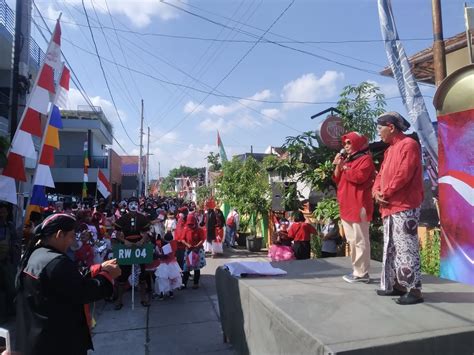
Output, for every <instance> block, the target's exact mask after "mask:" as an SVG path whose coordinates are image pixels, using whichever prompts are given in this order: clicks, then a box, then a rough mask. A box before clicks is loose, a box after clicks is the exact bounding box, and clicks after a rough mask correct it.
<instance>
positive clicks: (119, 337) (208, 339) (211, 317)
mask: <svg viewBox="0 0 474 355" xmlns="http://www.w3.org/2000/svg"><path fill="white" fill-rule="evenodd" d="M263 255H264V254H263V253H248V252H246V251H243V250H238V251H233V252H232V253H226V254H225V257H224V258H219V259H211V258H208V259H207V266H206V267H205V268H204V269H203V270H201V282H200V284H201V287H200V288H199V289H197V290H192V289H186V290H183V291H177V292H176V293H175V298H174V299H172V300H170V299H165V300H164V301H158V300H153V302H152V305H151V307H150V308H144V307H142V306H141V305H140V303H139V302H138V300H136V306H135V310H132V309H131V293H130V292H128V293H127V294H126V295H125V296H124V301H125V302H124V303H125V305H124V307H123V308H122V309H121V310H120V311H114V310H113V305H112V304H110V303H101V304H100V305H99V306H98V308H100V309H97V312H98V314H97V316H96V319H97V325H96V327H95V329H94V332H93V333H94V335H93V342H94V346H95V351H94V352H91V354H93V355H110V354H114V355H121V354H127V355H129V354H134V355H135V354H137V355H141V354H144V355H149V354H150V355H151V354H178V353H179V354H186V353H189V354H229V355H230V354H234V353H235V352H234V351H233V350H232V347H231V346H230V345H229V344H225V343H224V342H223V336H222V331H221V325H220V321H219V307H218V303H217V294H216V288H215V280H214V273H215V270H216V268H217V267H218V266H220V265H222V264H224V263H225V262H228V261H230V260H236V259H248V258H252V259H254V258H259V257H262V256H263Z"/></svg>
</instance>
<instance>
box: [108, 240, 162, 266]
mask: <svg viewBox="0 0 474 355" xmlns="http://www.w3.org/2000/svg"><path fill="white" fill-rule="evenodd" d="M113 252H114V258H116V259H117V263H118V264H119V265H132V264H149V263H151V262H152V261H153V245H152V244H151V243H147V244H145V245H143V246H141V247H136V246H132V247H126V246H125V245H123V244H119V245H114V247H113Z"/></svg>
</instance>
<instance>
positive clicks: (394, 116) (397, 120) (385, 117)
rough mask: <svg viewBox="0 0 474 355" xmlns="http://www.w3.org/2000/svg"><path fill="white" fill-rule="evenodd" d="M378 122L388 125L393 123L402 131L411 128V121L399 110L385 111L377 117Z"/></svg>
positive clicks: (381, 124)
mask: <svg viewBox="0 0 474 355" xmlns="http://www.w3.org/2000/svg"><path fill="white" fill-rule="evenodd" d="M377 124H378V125H380V126H387V125H389V124H393V125H394V126H395V127H396V128H398V129H399V130H400V131H402V132H405V131H406V130H408V128H410V123H409V122H408V121H407V120H406V119H405V118H404V117H403V116H402V115H400V114H399V113H398V112H395V111H391V112H385V113H383V114H381V115H380V116H379V117H377Z"/></svg>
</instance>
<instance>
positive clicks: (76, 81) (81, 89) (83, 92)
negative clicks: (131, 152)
mask: <svg viewBox="0 0 474 355" xmlns="http://www.w3.org/2000/svg"><path fill="white" fill-rule="evenodd" d="M33 5H34V6H35V8H36V11H37V12H38V14H39V15H40V17H41V20H42V21H43V24H44V26H45V27H46V30H47V31H48V32H49V34H50V35H52V34H53V32H52V31H51V29H50V28H49V27H48V24H47V23H46V20H45V19H44V18H43V16H42V14H41V12H40V10H39V8H38V6H37V5H36V3H35V2H34V1H33ZM32 21H33V24H34V25H35V26H36V27H37V28H38V31H39V32H40V34H41V37H43V39H44V41H45V42H46V43H48V39H47V38H46V36H45V35H44V33H43V30H42V27H41V26H40V25H39V24H38V23H37V22H36V21H35V20H33V19H32ZM61 54H62V56H63V58H64V61H65V62H66V64H67V67H68V69H69V70H70V72H71V74H72V76H71V81H72V82H73V84H74V85H75V86H76V88H77V89H78V91H79V93H80V94H81V96H82V97H83V98H84V100H85V101H86V103H87V104H88V105H89V107H90V108H91V109H92V111H94V113H96V114H99V112H98V111H97V109H96V108H95V106H94V104H93V103H92V101H91V100H90V98H89V95H87V93H86V90H85V89H84V87H83V86H82V83H81V82H80V80H79V77H78V76H77V75H76V72H75V71H74V68H73V67H72V65H71V64H70V62H69V60H68V59H67V57H66V55H65V54H64V52H63V50H62V49H61ZM112 138H113V140H114V141H115V142H116V143H117V145H118V146H119V147H120V148H121V149H122V151H123V152H124V153H125V154H128V153H127V151H126V150H125V149H124V148H123V147H122V145H121V144H120V142H119V141H118V140H117V139H116V138H115V136H114V135H113V134H112Z"/></svg>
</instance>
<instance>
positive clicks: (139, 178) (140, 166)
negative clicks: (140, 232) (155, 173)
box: [138, 99, 143, 198]
mask: <svg viewBox="0 0 474 355" xmlns="http://www.w3.org/2000/svg"><path fill="white" fill-rule="evenodd" d="M142 157H143V99H142V117H141V119H140V156H139V157H138V197H139V198H140V197H141V196H142V184H143V172H142V170H143V166H142Z"/></svg>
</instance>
